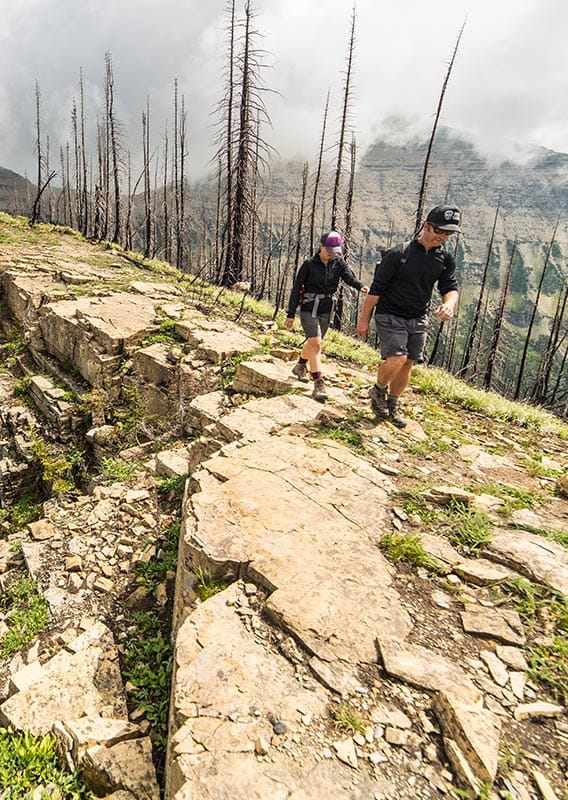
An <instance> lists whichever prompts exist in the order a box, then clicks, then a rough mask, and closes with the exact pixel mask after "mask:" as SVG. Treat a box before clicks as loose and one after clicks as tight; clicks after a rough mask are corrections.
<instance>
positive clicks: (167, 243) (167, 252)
mask: <svg viewBox="0 0 568 800" xmlns="http://www.w3.org/2000/svg"><path fill="white" fill-rule="evenodd" d="M168 157H169V153H168V129H167V126H166V129H165V131H164V184H163V187H162V204H163V209H162V211H163V220H164V230H163V233H162V237H163V240H164V258H165V260H166V261H167V262H168V263H171V260H172V247H171V241H172V240H171V235H170V224H171V223H170V214H169V197H168V170H169V165H168Z"/></svg>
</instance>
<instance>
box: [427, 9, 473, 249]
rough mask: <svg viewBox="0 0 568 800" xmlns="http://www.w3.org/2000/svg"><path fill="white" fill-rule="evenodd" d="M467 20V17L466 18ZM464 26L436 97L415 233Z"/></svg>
mask: <svg viewBox="0 0 568 800" xmlns="http://www.w3.org/2000/svg"><path fill="white" fill-rule="evenodd" d="M466 21H467V18H466ZM464 28H465V21H464V23H463V25H462V26H461V28H460V31H459V33H458V38H457V40H456V44H455V47H454V52H453V54H452V57H451V59H450V63H449V66H448V70H447V72H446V77H445V79H444V83H443V84H442V91H441V92H440V97H439V98H438V107H437V109H436V116H435V118H434V125H433V126H432V132H431V134H430V140H429V142H428V148H427V150H426V158H425V159H424V167H423V169H422V180H421V183H420V190H419V192H418V207H417V209H416V223H415V233H417V232H418V230H419V229H420V225H421V224H422V216H423V213H424V201H425V199H426V189H427V186H428V169H429V167H430V157H431V155H432V148H433V146H434V139H435V138H436V131H437V129H438V122H439V121H440V116H441V114H442V106H443V104H444V97H445V95H446V89H447V88H448V83H449V80H450V75H451V74H452V70H453V68H454V63H455V60H456V56H457V53H458V48H459V44H460V40H461V37H462V34H463V30H464Z"/></svg>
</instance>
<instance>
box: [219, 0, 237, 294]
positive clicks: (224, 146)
mask: <svg viewBox="0 0 568 800" xmlns="http://www.w3.org/2000/svg"><path fill="white" fill-rule="evenodd" d="M236 36H237V31H236V11H235V0H231V3H230V7H229V24H228V37H229V45H228V54H227V55H228V57H227V77H226V91H225V94H224V96H223V98H222V99H221V101H220V103H219V112H220V115H221V125H220V131H219V134H218V136H217V141H218V143H219V148H218V150H217V154H216V160H217V161H218V164H219V180H218V188H219V196H218V207H219V210H220V211H221V210H222V203H223V201H222V200H221V189H224V204H225V221H224V224H222V225H218V226H217V235H218V239H217V243H216V247H215V249H216V251H217V254H218V262H217V268H216V273H217V275H218V279H217V283H222V282H223V278H224V276H229V275H232V273H233V242H232V235H233V228H232V225H231V224H230V220H232V218H233V203H234V193H233V178H234V168H233V160H234V141H233V124H234V123H233V115H234V110H235V90H236V87H235V49H236ZM223 170H224V175H223ZM223 177H224V179H225V185H224V187H223ZM220 219H221V215H220V216H219V220H220Z"/></svg>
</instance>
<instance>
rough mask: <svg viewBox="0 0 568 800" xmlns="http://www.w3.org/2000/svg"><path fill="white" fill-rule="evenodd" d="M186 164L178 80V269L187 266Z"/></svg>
mask: <svg viewBox="0 0 568 800" xmlns="http://www.w3.org/2000/svg"><path fill="white" fill-rule="evenodd" d="M186 162H187V114H186V111H185V99H184V96H183V95H181V96H180V94H179V90H178V82H177V78H176V80H175V81H174V142H173V164H172V167H173V191H174V206H175V219H174V231H175V240H174V245H175V264H176V267H177V268H178V269H182V268H183V267H184V265H185V258H186V253H185V250H186V214H187V209H186V201H187V198H186V189H187V185H186V184H187V181H186Z"/></svg>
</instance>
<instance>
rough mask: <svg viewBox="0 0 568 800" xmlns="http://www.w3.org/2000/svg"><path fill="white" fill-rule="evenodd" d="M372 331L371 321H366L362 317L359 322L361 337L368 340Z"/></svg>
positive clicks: (358, 334) (358, 328)
mask: <svg viewBox="0 0 568 800" xmlns="http://www.w3.org/2000/svg"><path fill="white" fill-rule="evenodd" d="M370 333H371V326H370V325H369V321H368V320H367V321H365V320H363V319H360V320H359V322H358V323H357V336H358V337H359V339H363V341H364V342H366V341H367V339H368V338H369V334H370Z"/></svg>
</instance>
